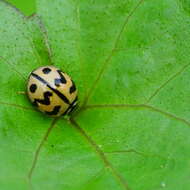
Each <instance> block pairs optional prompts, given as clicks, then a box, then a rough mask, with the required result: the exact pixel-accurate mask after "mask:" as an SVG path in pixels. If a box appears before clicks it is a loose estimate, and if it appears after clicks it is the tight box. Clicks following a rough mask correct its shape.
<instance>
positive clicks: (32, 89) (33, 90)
mask: <svg viewBox="0 0 190 190" xmlns="http://www.w3.org/2000/svg"><path fill="white" fill-rule="evenodd" d="M29 88H30V92H32V93H34V92H35V91H36V89H37V85H36V84H31V85H30V87H29Z"/></svg>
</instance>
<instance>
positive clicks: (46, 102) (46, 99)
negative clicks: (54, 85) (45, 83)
mask: <svg viewBox="0 0 190 190" xmlns="http://www.w3.org/2000/svg"><path fill="white" fill-rule="evenodd" d="M43 95H44V99H36V98H35V99H34V102H33V103H34V105H36V106H38V104H37V103H40V104H44V105H50V98H49V97H50V96H52V95H53V94H52V93H51V92H49V91H46V92H44V94H43Z"/></svg>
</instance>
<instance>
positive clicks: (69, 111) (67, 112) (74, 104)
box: [63, 96, 78, 115]
mask: <svg viewBox="0 0 190 190" xmlns="http://www.w3.org/2000/svg"><path fill="white" fill-rule="evenodd" d="M77 100H78V97H77V96H76V98H75V99H74V100H73V102H72V103H71V104H70V106H69V107H68V108H67V110H66V111H65V112H64V113H63V115H67V114H68V115H69V114H71V113H72V111H73V110H74V109H75V108H76V106H77Z"/></svg>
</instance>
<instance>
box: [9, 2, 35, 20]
mask: <svg viewBox="0 0 190 190" xmlns="http://www.w3.org/2000/svg"><path fill="white" fill-rule="evenodd" d="M7 2H9V3H10V4H12V5H14V6H15V7H16V8H18V9H19V10H20V11H22V12H23V13H24V14H25V15H26V16H29V15H31V14H33V13H35V9H36V5H35V0H27V1H26V0H7Z"/></svg>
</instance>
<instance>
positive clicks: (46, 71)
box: [42, 67, 51, 74]
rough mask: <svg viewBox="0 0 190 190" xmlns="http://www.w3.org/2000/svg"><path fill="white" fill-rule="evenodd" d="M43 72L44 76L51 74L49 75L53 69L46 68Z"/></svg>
mask: <svg viewBox="0 0 190 190" xmlns="http://www.w3.org/2000/svg"><path fill="white" fill-rule="evenodd" d="M42 72H43V73H44V74H49V73H50V72H51V69H50V68H48V67H45V68H43V69H42Z"/></svg>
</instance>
